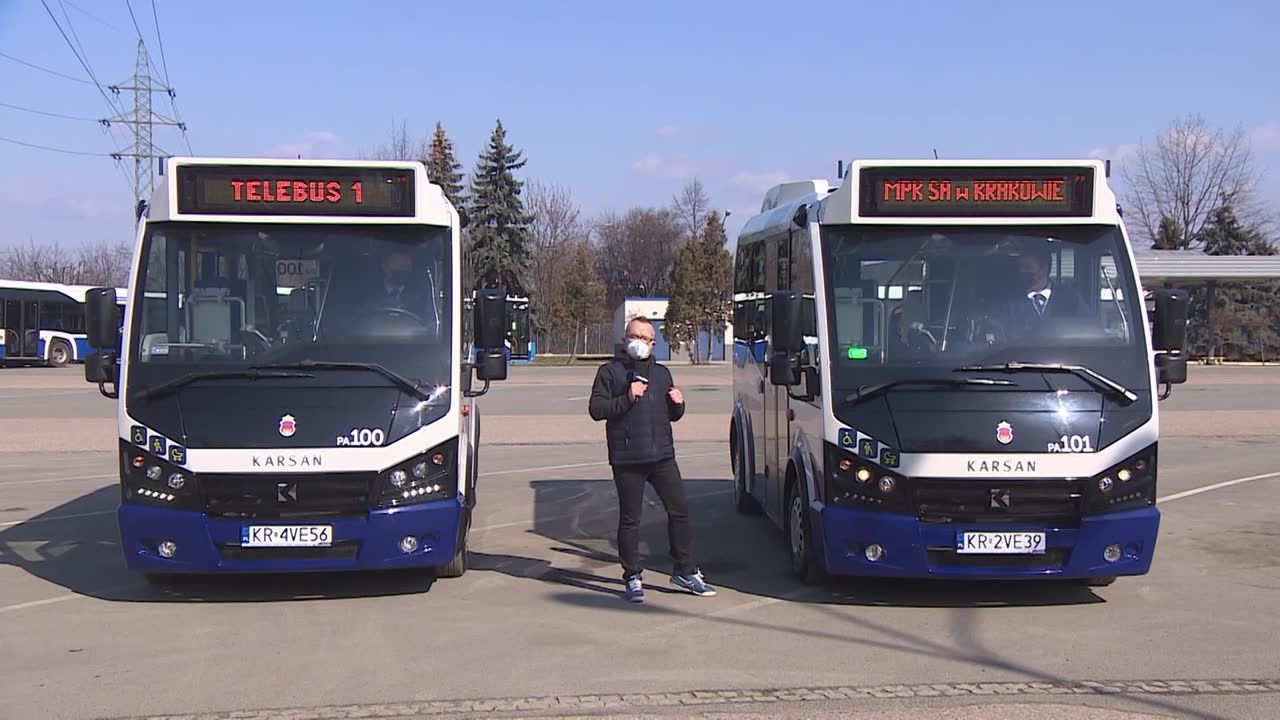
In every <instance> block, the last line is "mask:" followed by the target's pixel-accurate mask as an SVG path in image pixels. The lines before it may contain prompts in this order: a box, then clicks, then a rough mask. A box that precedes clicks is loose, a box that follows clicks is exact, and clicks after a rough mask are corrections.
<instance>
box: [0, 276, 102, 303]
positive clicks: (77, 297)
mask: <svg viewBox="0 0 1280 720" xmlns="http://www.w3.org/2000/svg"><path fill="white" fill-rule="evenodd" d="M95 287H97V286H96V285H64V284H62V283H50V282H30V281H26V280H0V290H43V291H46V292H56V293H61V294H63V295H65V296H66V297H67V298H69V299H71V300H74V301H75V302H78V303H83V302H84V301H85V296H86V295H87V293H88V292H89V291H90V290H92V289H94V288H95ZM121 293H125V291H124V290H123V289H122V288H116V294H117V296H119V295H120V294H121ZM126 296H127V293H126Z"/></svg>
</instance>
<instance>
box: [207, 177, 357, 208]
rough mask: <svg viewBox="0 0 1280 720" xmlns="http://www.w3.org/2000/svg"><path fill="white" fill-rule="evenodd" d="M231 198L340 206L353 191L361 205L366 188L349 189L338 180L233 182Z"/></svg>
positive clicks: (352, 184)
mask: <svg viewBox="0 0 1280 720" xmlns="http://www.w3.org/2000/svg"><path fill="white" fill-rule="evenodd" d="M228 182H229V183H230V184H231V198H232V199H233V200H235V201H236V202H263V203H287V202H295V203H305V202H312V203H337V202H342V199H343V193H344V191H349V192H350V194H351V200H352V201H353V202H355V203H356V204H357V205H359V204H360V203H363V202H364V188H363V186H362V184H361V183H360V182H358V181H357V182H353V183H351V186H350V188H349V189H344V188H343V186H342V183H340V182H338V181H336V180H330V181H328V182H325V181H323V180H230V181H228Z"/></svg>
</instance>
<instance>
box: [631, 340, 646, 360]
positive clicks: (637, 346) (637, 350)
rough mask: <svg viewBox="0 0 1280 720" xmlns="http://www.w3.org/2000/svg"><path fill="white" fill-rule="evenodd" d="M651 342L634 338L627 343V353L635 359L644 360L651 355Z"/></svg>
mask: <svg viewBox="0 0 1280 720" xmlns="http://www.w3.org/2000/svg"><path fill="white" fill-rule="evenodd" d="M649 350H650V348H649V343H647V342H645V341H644V340H632V341H630V342H628V343H627V354H628V355H630V356H631V358H632V359H633V360H644V359H645V358H647V357H649Z"/></svg>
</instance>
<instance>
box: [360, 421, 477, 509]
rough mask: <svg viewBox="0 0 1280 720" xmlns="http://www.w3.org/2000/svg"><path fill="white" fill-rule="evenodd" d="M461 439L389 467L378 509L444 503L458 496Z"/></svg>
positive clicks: (379, 493) (384, 478)
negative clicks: (435, 501) (432, 502)
mask: <svg viewBox="0 0 1280 720" xmlns="http://www.w3.org/2000/svg"><path fill="white" fill-rule="evenodd" d="M457 454H458V438H452V439H450V440H448V441H446V442H444V443H442V444H440V445H438V446H436V447H434V448H431V449H430V450H428V451H427V452H425V453H423V454H421V455H417V456H415V457H412V458H409V459H408V460H405V461H404V462H402V463H400V464H398V465H395V466H392V467H390V468H388V469H387V470H386V471H385V472H383V473H382V476H381V478H380V480H381V482H380V489H379V492H378V495H377V498H378V499H377V504H378V507H379V508H391V507H401V506H404V505H413V504H415V503H422V502H430V501H433V500H443V499H445V498H449V497H454V496H455V495H456V494H457V489H458V482H457V477H458V475H457V469H458V468H457Z"/></svg>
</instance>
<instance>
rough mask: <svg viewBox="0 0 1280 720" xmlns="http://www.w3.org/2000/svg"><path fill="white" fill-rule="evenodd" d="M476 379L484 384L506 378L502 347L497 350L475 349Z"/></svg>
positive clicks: (505, 363)
mask: <svg viewBox="0 0 1280 720" xmlns="http://www.w3.org/2000/svg"><path fill="white" fill-rule="evenodd" d="M476 379H477V380H480V381H482V382H484V383H486V384H488V383H489V382H490V381H496V380H506V379H507V355H506V353H505V352H504V351H503V349H502V347H499V348H498V349H497V350H487V349H480V348H477V349H476ZM480 394H483V392H482V393H480Z"/></svg>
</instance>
